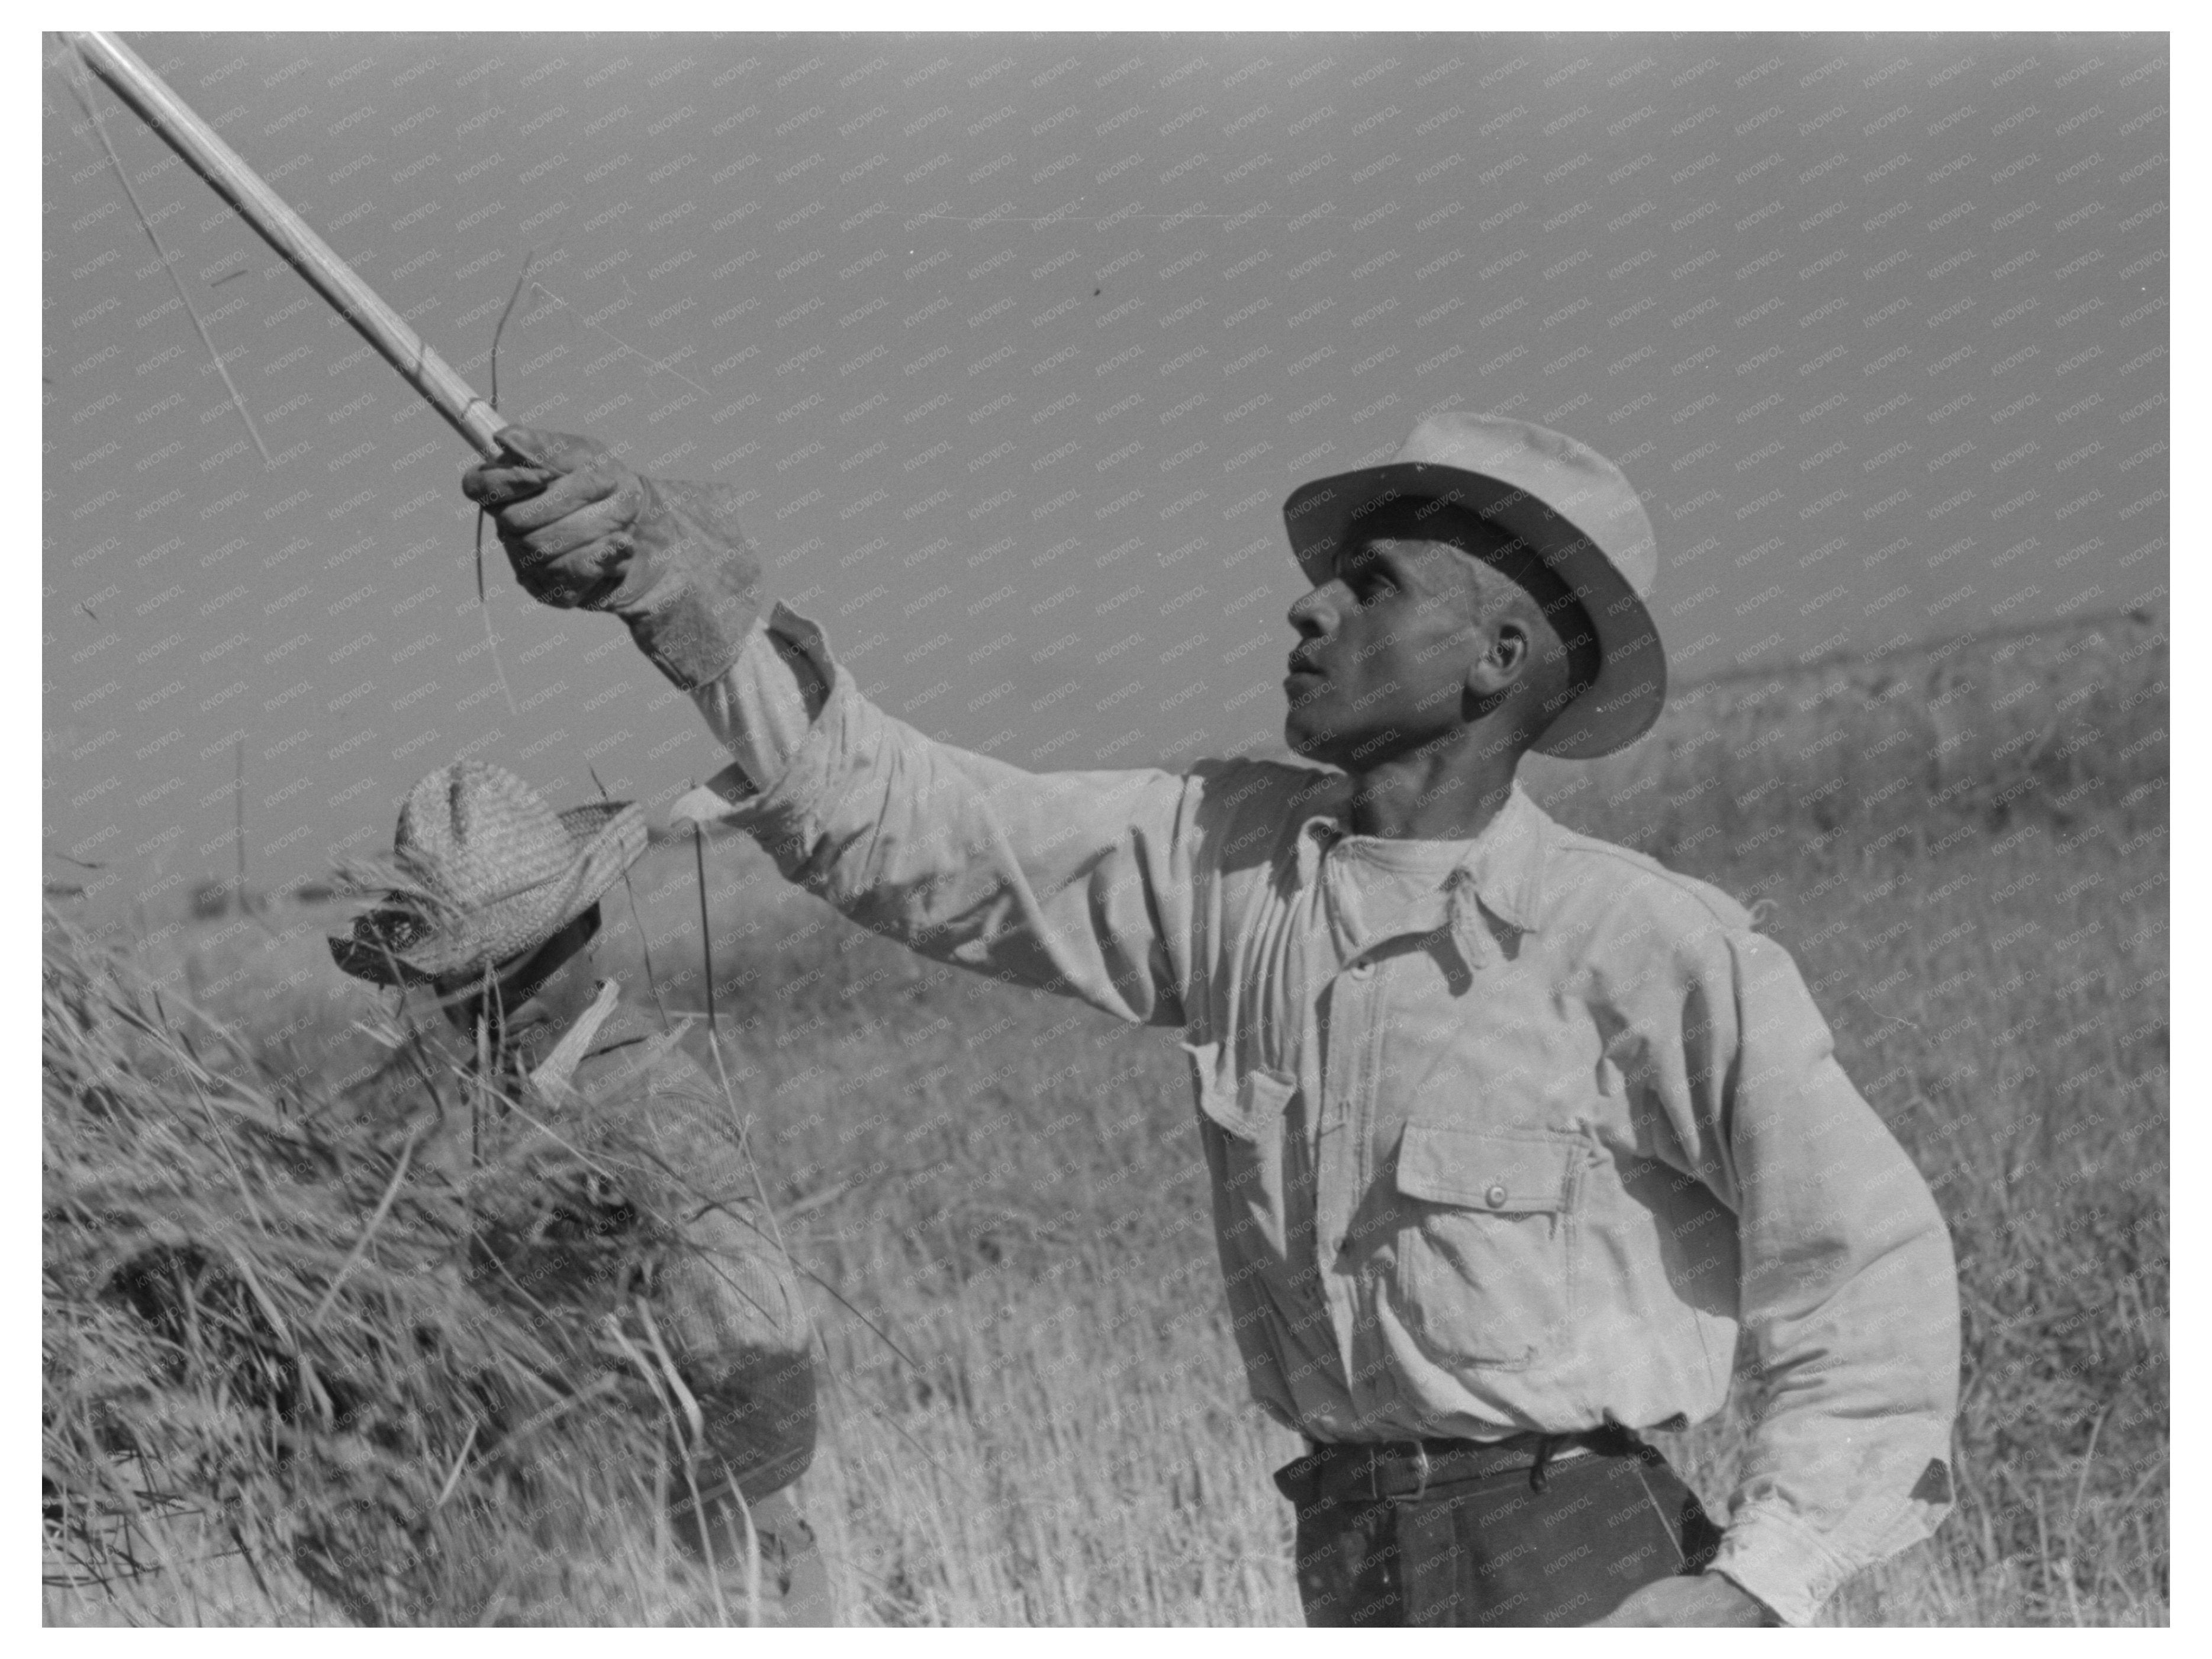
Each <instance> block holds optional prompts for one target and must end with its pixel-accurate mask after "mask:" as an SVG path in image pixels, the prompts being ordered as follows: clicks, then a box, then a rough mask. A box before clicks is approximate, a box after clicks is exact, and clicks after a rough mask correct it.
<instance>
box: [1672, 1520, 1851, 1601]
mask: <svg viewBox="0 0 2212 1659" xmlns="http://www.w3.org/2000/svg"><path fill="white" fill-rule="evenodd" d="M1705 1571H1707V1572H1717V1573H1719V1574H1721V1575H1722V1576H1723V1577H1726V1578H1729V1579H1730V1580H1732V1581H1733V1582H1734V1583H1735V1585H1736V1587H1737V1588H1738V1589H1741V1590H1742V1591H1744V1592H1745V1593H1746V1594H1747V1595H1752V1596H1755V1597H1756V1598H1758V1599H1759V1601H1763V1602H1765V1604H1766V1606H1767V1607H1768V1608H1769V1609H1770V1610H1771V1612H1772V1613H1773V1614H1774V1616H1775V1617H1776V1618H1778V1619H1779V1620H1781V1621H1782V1622H1783V1623H1784V1624H1785V1625H1809V1624H1811V1623H1812V1622H1813V1620H1814V1617H1815V1616H1816V1615H1817V1614H1818V1613H1820V1607H1821V1604H1822V1603H1823V1602H1825V1601H1826V1600H1827V1599H1828V1598H1829V1597H1830V1596H1831V1595H1834V1594H1835V1593H1836V1589H1837V1587H1838V1585H1840V1584H1841V1583H1843V1582H1844V1579H1845V1578H1847V1577H1850V1569H1849V1568H1848V1567H1846V1566H1845V1565H1844V1564H1843V1563H1841V1562H1839V1561H1838V1560H1837V1559H1836V1558H1835V1556H1834V1555H1833V1554H1832V1553H1830V1552H1829V1550H1828V1548H1827V1547H1826V1545H1825V1544H1823V1543H1822V1542H1821V1541H1820V1539H1819V1538H1818V1537H1817V1536H1816V1535H1815V1534H1814V1533H1813V1532H1812V1531H1811V1530H1810V1529H1809V1528H1807V1527H1805V1526H1804V1525H1802V1523H1801V1522H1798V1521H1797V1520H1796V1517H1794V1516H1790V1515H1788V1514H1786V1513H1784V1512H1782V1511H1780V1510H1771V1509H1762V1510H1756V1511H1753V1513H1751V1514H1748V1515H1746V1516H1743V1517H1742V1518H1741V1519H1740V1520H1738V1521H1737V1522H1735V1525H1733V1526H1731V1527H1730V1528H1729V1529H1728V1532H1727V1534H1725V1535H1724V1536H1723V1538H1722V1540H1721V1547H1720V1553H1718V1554H1717V1555H1716V1556H1714V1558H1713V1559H1712V1561H1711V1564H1709V1565H1707V1566H1706V1568H1705Z"/></svg>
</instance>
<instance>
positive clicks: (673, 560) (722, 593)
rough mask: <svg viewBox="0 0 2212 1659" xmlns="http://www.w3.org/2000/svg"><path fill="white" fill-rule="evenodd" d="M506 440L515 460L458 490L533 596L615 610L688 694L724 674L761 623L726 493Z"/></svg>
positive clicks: (472, 476)
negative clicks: (483, 516)
mask: <svg viewBox="0 0 2212 1659" xmlns="http://www.w3.org/2000/svg"><path fill="white" fill-rule="evenodd" d="M499 441H500V442H501V445H502V446H503V447H506V448H507V450H508V451H509V452H510V453H511V454H512V456H513V459H511V460H510V459H501V460H497V461H488V462H484V463H483V464H481V465H477V466H472V467H471V468H470V469H469V470H468V471H466V472H465V473H464V474H462V475H461V489H462V493H463V494H465V495H467V496H468V498H469V499H470V500H471V501H474V502H476V503H477V505H478V506H480V507H483V508H484V509H485V511H486V512H488V513H490V515H491V518H492V522H493V523H494V524H495V526H497V528H498V531H499V539H500V544H501V546H502V547H504V548H506V549H507V561H508V562H509V563H511V564H512V565H513V567H514V574H515V579H516V580H518V581H520V583H521V584H522V586H524V587H525V588H526V590H528V592H530V593H531V594H532V597H534V598H536V599H541V600H543V601H544V603H546V604H547V605H560V606H562V607H563V608H567V607H572V606H580V607H582V608H583V609H585V610H587V611H613V612H614V614H615V615H617V617H621V618H622V619H623V622H625V623H628V624H629V631H630V635H631V637H632V638H634V639H635V641H637V643H638V648H639V649H640V650H641V651H643V652H644V653H645V654H646V655H647V656H648V657H650V658H651V659H653V665H654V666H655V667H656V668H658V669H659V670H660V671H661V672H662V673H663V674H665V675H666V676H667V677H668V678H669V679H670V680H671V681H672V682H673V683H674V684H677V685H678V686H679V687H681V688H682V689H683V690H686V691H690V690H697V689H698V688H699V687H700V686H702V685H705V684H708V683H709V682H711V681H713V680H714V679H716V678H720V675H722V674H723V673H724V672H725V671H727V670H728V668H729V666H730V665H731V664H732V663H733V662H735V661H736V660H737V657H738V647H740V646H741V645H743V643H744V638H745V635H746V634H747V633H748V632H749V631H750V629H751V627H752V625H753V621H754V619H755V617H757V616H758V615H759V612H760V598H759V592H758V589H759V584H760V561H759V559H758V558H757V556H755V555H754V553H753V551H752V549H751V548H750V546H748V545H747V544H746V542H745V538H744V534H743V533H742V532H740V531H739V530H738V522H737V514H736V512H735V509H734V508H733V507H731V506H730V504H729V502H728V500H727V496H726V493H725V492H724V491H722V490H721V489H718V488H717V487H715V486H714V485H710V484H698V483H682V482H679V481H678V480H675V479H668V478H647V477H641V476H640V475H639V474H638V473H636V472H635V471H632V470H631V469H630V468H629V466H628V465H625V464H624V463H623V461H622V460H621V459H619V458H617V456H616V455H615V454H614V453H612V452H611V450H609V449H608V448H607V447H605V445H603V444H600V443H598V442H595V441H592V439H589V438H579V437H573V436H570V435H568V434H565V433H560V432H540V431H537V430H534V429H532V428H527V427H519V426H513V427H508V428H506V429H505V430H504V431H503V432H501V434H500V436H499Z"/></svg>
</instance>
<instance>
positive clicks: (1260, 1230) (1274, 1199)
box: [1185, 1043, 1298, 1257]
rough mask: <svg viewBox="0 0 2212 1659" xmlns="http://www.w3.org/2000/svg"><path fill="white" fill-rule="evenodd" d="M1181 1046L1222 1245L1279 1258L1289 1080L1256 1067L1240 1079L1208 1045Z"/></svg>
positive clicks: (1293, 1083)
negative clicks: (1205, 1128) (1256, 1248)
mask: <svg viewBox="0 0 2212 1659" xmlns="http://www.w3.org/2000/svg"><path fill="white" fill-rule="evenodd" d="M1185 1048H1186V1051H1187V1052H1188V1054H1189V1055H1190V1060H1191V1066H1192V1071H1193V1073H1194V1084H1195V1085H1196V1088H1197V1091H1198V1109H1199V1113H1200V1116H1201V1117H1202V1118H1203V1119H1204V1120H1205V1121H1206V1123H1207V1124H1208V1125H1209V1126H1210V1132H1209V1133H1208V1134H1207V1135H1206V1156H1207V1161H1208V1162H1209V1164H1211V1165H1212V1171H1213V1182H1214V1200H1215V1206H1216V1212H1217V1220H1218V1224H1219V1225H1220V1227H1221V1229H1222V1236H1223V1239H1224V1242H1225V1244H1228V1245H1229V1246H1231V1248H1232V1249H1236V1251H1237V1254H1238V1255H1249V1253H1250V1251H1249V1247H1250V1245H1251V1244H1253V1243H1257V1244H1259V1245H1261V1247H1262V1248H1263V1249H1264V1250H1265V1251H1266V1253H1267V1254H1268V1255H1273V1256H1275V1257H1280V1256H1281V1255H1283V1253H1284V1248H1285V1238H1284V1180H1285V1165H1284V1141H1285V1134H1284V1128H1285V1117H1286V1115H1287V1114H1288V1112H1289V1109H1290V1104H1291V1097H1293V1096H1294V1095H1296V1094H1297V1089H1298V1085H1297V1079H1295V1078H1291V1077H1288V1076H1286V1075H1285V1074H1284V1073H1280V1072H1273V1071H1268V1070H1266V1069H1263V1068H1255V1069H1254V1070H1252V1071H1249V1072H1246V1073H1243V1074H1242V1075H1241V1076H1240V1075H1237V1073H1236V1072H1235V1070H1234V1068H1233V1066H1226V1065H1220V1064H1218V1048H1217V1046H1216V1045H1215V1044H1212V1043H1206V1044H1203V1045H1199V1046H1191V1045H1188V1044H1186V1045H1185Z"/></svg>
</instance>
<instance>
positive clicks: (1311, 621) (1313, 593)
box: [1290, 583, 1338, 635]
mask: <svg viewBox="0 0 2212 1659" xmlns="http://www.w3.org/2000/svg"><path fill="white" fill-rule="evenodd" d="M1330 586H1334V583H1331V584H1328V586H1321V587H1315V588H1310V589H1308V590H1307V592H1306V593H1305V595H1304V597H1303V598H1302V599H1298V600H1297V602H1296V603H1295V604H1293V605H1291V610H1290V623H1291V627H1292V628H1294V629H1297V631H1298V632H1299V633H1301V634H1306V635H1316V634H1325V633H1327V632H1328V629H1329V628H1330V625H1331V624H1332V623H1334V622H1335V620H1336V618H1337V614H1338V607H1337V605H1336V601H1335V599H1334V598H1333V597H1332V596H1331V594H1330V592H1329V587H1330Z"/></svg>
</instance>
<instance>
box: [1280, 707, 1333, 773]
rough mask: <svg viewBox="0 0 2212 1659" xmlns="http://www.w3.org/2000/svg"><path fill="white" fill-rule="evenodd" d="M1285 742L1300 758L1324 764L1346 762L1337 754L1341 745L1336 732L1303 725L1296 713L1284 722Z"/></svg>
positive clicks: (1330, 764)
mask: <svg viewBox="0 0 2212 1659" xmlns="http://www.w3.org/2000/svg"><path fill="white" fill-rule="evenodd" d="M1283 743H1284V745H1285V747H1286V748H1288V749H1289V750H1290V751H1291V753H1292V754H1293V755H1296V756H1297V757H1298V758H1299V759H1300V760H1303V761H1312V762H1314V763H1316V764H1317V765H1322V766H1337V767H1340V766H1342V765H1343V764H1344V763H1343V761H1342V760H1340V758H1339V757H1338V755H1337V750H1338V748H1339V746H1340V745H1339V744H1338V743H1337V741H1336V734H1335V733H1334V732H1327V731H1320V732H1317V731H1314V730H1312V729H1310V728H1309V727H1306V726H1301V725H1300V724H1299V721H1298V717H1297V714H1295V713H1293V714H1291V717H1290V718H1289V719H1288V720H1285V721H1284V722H1283Z"/></svg>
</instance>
